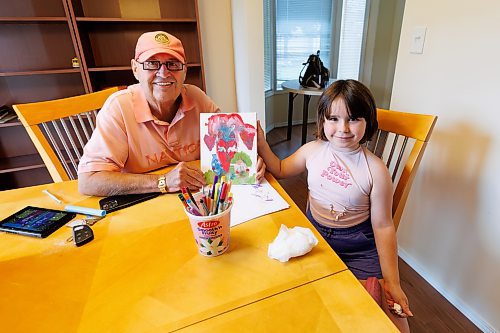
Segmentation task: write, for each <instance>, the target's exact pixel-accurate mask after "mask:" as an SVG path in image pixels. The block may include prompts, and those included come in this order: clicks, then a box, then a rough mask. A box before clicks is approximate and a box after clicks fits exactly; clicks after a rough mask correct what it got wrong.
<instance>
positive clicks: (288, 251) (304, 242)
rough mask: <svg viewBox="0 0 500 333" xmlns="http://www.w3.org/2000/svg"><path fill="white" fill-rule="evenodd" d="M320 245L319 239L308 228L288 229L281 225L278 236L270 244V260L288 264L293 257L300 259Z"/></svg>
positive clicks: (268, 252)
mask: <svg viewBox="0 0 500 333" xmlns="http://www.w3.org/2000/svg"><path fill="white" fill-rule="evenodd" d="M317 244H318V239H317V238H316V237H315V236H314V234H313V233H312V231H311V230H310V229H308V228H302V227H293V228H292V229H288V228H287V227H286V226H285V225H283V224H282V225H281V227H280V231H279V232H278V236H276V238H275V239H274V241H273V242H272V243H271V244H269V248H268V249H267V255H268V256H269V258H272V259H276V260H279V261H281V262H287V261H288V260H289V259H290V258H292V257H298V256H301V255H304V254H306V253H307V252H309V251H311V250H312V248H313V247H314V246H316V245H317Z"/></svg>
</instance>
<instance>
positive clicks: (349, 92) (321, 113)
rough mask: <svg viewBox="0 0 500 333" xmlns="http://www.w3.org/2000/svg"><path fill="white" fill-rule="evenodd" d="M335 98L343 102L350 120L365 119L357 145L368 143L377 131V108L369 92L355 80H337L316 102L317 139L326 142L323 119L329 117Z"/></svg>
mask: <svg viewBox="0 0 500 333" xmlns="http://www.w3.org/2000/svg"><path fill="white" fill-rule="evenodd" d="M336 98H341V99H343V100H344V102H345V104H346V106H347V113H348V114H349V117H351V118H365V120H366V130H365V135H364V136H363V138H362V139H361V141H360V142H359V143H365V142H366V141H369V140H370V139H371V138H372V136H373V134H375V132H376V131H377V129H378V122H377V107H376V105H375V99H374V98H373V96H372V93H371V92H370V90H369V89H368V88H367V87H366V86H365V85H364V84H362V83H361V82H359V81H356V80H337V81H335V82H333V83H332V84H331V85H330V86H329V87H328V88H326V90H325V91H324V92H323V94H322V95H321V97H320V98H319V102H318V133H317V134H316V135H317V137H318V138H320V139H321V140H324V141H328V139H327V138H326V136H325V131H324V130H323V128H324V124H325V118H326V117H327V116H328V115H330V107H331V106H332V102H333V101H334V100H335V99H336Z"/></svg>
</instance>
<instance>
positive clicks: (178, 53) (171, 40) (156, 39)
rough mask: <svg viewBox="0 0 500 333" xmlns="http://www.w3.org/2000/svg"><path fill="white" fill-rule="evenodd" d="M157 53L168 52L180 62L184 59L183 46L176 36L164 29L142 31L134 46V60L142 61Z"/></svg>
mask: <svg viewBox="0 0 500 333" xmlns="http://www.w3.org/2000/svg"><path fill="white" fill-rule="evenodd" d="M159 53H166V54H170V55H171V56H174V57H175V58H177V59H178V60H180V61H182V62H185V59H186V56H185V54H184V47H183V46H182V43H181V41H180V40H179V39H178V38H177V37H175V36H173V35H171V34H169V33H166V32H165V31H151V32H146V33H143V34H142V35H141V37H139V39H138V40H137V45H136V46H135V60H137V61H140V62H143V61H145V60H147V59H149V57H151V56H153V55H155V54H159Z"/></svg>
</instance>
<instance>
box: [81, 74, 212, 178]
mask: <svg viewBox="0 0 500 333" xmlns="http://www.w3.org/2000/svg"><path fill="white" fill-rule="evenodd" d="M181 96H182V102H181V105H180V107H179V110H178V111H177V113H176V115H175V117H174V119H173V120H172V122H171V123H167V122H164V121H161V120H158V119H157V118H156V117H155V116H153V114H152V113H151V110H150V108H149V105H148V103H147V101H146V97H145V95H144V93H143V92H142V90H141V89H140V87H139V84H135V85H131V86H129V87H128V88H127V89H126V90H121V91H118V92H116V93H114V94H113V95H111V96H110V97H109V98H108V100H107V101H106V103H105V104H104V106H103V107H102V109H101V111H99V113H98V115H97V127H96V129H95V131H94V132H93V133H92V137H91V138H90V141H89V142H88V143H87V144H86V145H85V148H84V151H83V156H82V159H81V160H80V164H79V165H78V173H82V172H92V171H123V172H129V173H145V172H148V171H151V170H155V169H158V168H161V167H164V166H167V165H170V164H174V163H178V162H181V161H192V160H196V159H199V158H200V113H206V112H219V111H220V110H219V108H218V107H217V106H216V105H215V104H214V102H213V101H212V100H211V99H210V98H209V97H208V96H207V95H206V94H205V93H204V92H203V91H202V90H201V89H199V88H198V87H196V86H193V85H189V84H185V85H184V86H183V88H182V91H181Z"/></svg>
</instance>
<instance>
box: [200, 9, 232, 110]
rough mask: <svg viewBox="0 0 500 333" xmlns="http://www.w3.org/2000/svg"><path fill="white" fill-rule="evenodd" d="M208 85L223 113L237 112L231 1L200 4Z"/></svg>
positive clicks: (208, 92)
mask: <svg viewBox="0 0 500 333" xmlns="http://www.w3.org/2000/svg"><path fill="white" fill-rule="evenodd" d="M198 13H199V17H200V30H201V31H200V34H201V41H202V49H203V62H204V67H205V84H206V88H207V95H208V96H210V97H211V98H212V99H213V100H214V102H215V104H217V105H218V106H219V107H220V108H221V110H222V112H235V111H237V105H236V83H235V78H234V77H235V76H234V75H235V74H234V48H233V29H232V19H231V0H198Z"/></svg>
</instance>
